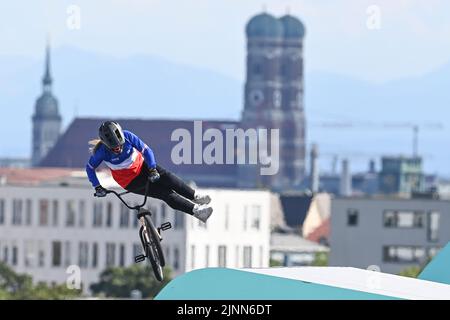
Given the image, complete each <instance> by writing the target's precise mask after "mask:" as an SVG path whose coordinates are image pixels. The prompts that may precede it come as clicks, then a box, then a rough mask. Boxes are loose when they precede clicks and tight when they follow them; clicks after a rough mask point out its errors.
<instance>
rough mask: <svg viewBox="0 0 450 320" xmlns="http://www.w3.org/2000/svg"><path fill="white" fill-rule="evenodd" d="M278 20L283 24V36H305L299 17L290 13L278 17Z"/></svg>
mask: <svg viewBox="0 0 450 320" xmlns="http://www.w3.org/2000/svg"><path fill="white" fill-rule="evenodd" d="M280 21H281V24H282V25H283V31H284V37H285V38H303V37H304V36H305V26H304V25H303V23H302V22H301V21H300V20H299V19H297V18H295V17H293V16H291V15H285V16H283V17H281V18H280Z"/></svg>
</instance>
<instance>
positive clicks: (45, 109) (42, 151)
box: [31, 45, 62, 166]
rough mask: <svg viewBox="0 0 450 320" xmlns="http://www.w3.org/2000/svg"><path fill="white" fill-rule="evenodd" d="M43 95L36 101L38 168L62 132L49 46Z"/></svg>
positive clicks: (34, 156)
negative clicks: (51, 72) (53, 92)
mask: <svg viewBox="0 0 450 320" xmlns="http://www.w3.org/2000/svg"><path fill="white" fill-rule="evenodd" d="M42 91H43V92H42V95H41V96H40V97H39V98H38V99H37V100H36V105H35V110H34V114H33V117H32V120H33V137H32V139H33V141H32V159H31V161H32V165H33V166H38V165H39V162H40V161H41V160H42V159H43V158H44V157H45V155H46V154H47V152H48V151H49V150H50V149H51V148H52V147H53V146H54V145H55V143H56V141H57V140H58V137H59V134H60V130H61V121H62V119H61V115H60V114H59V111H58V100H57V99H56V98H55V97H54V96H53V94H52V76H51V74H50V48H49V46H48V45H47V49H46V57H45V73H44V77H43V78H42Z"/></svg>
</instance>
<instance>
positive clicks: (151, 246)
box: [145, 217, 166, 281]
mask: <svg viewBox="0 0 450 320" xmlns="http://www.w3.org/2000/svg"><path fill="white" fill-rule="evenodd" d="M145 224H146V229H147V230H148V232H149V238H150V243H147V244H146V248H145V254H146V256H147V258H148V259H149V260H150V265H151V266H152V269H153V273H154V274H155V277H156V279H157V280H158V281H162V280H163V277H164V276H163V271H162V267H164V265H165V263H166V262H165V259H164V253H163V251H162V248H161V243H160V239H159V236H158V231H157V230H156V228H155V226H154V225H153V223H152V221H151V220H149V219H147V217H145Z"/></svg>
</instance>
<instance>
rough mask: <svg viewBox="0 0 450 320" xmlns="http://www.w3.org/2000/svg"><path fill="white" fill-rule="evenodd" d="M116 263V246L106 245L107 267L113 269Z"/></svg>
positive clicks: (112, 244)
mask: <svg viewBox="0 0 450 320" xmlns="http://www.w3.org/2000/svg"><path fill="white" fill-rule="evenodd" d="M115 263H116V244H115V243H111V242H108V243H106V266H107V267H113V266H114V264H115Z"/></svg>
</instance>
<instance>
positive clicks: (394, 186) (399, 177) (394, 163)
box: [379, 157, 424, 196]
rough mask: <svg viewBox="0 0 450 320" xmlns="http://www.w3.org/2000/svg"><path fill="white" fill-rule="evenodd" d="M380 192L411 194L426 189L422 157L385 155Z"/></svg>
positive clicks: (380, 179)
mask: <svg viewBox="0 0 450 320" xmlns="http://www.w3.org/2000/svg"><path fill="white" fill-rule="evenodd" d="M379 183H380V192H381V193H384V194H397V195H403V196H410V195H411V193H413V192H423V191H424V174H423V171H422V159H421V158H420V157H413V158H407V157H383V158H382V168H381V172H380V178H379Z"/></svg>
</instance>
